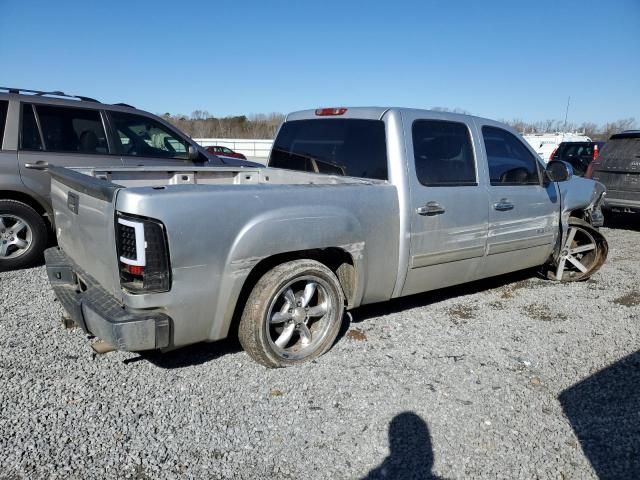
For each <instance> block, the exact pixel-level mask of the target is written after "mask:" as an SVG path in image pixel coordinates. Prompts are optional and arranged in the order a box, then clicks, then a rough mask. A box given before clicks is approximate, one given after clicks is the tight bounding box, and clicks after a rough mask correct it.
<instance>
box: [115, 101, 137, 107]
mask: <svg viewBox="0 0 640 480" xmlns="http://www.w3.org/2000/svg"><path fill="white" fill-rule="evenodd" d="M113 105H116V106H118V107H129V108H136V107H134V106H133V105H129V104H128V103H122V102H120V103H114V104H113Z"/></svg>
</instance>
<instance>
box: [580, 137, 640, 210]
mask: <svg viewBox="0 0 640 480" xmlns="http://www.w3.org/2000/svg"><path fill="white" fill-rule="evenodd" d="M591 170H592V172H593V173H592V175H591V178H593V179H594V180H597V181H599V182H601V183H603V184H604V185H605V186H606V187H607V194H606V195H605V197H604V203H603V205H602V207H603V209H605V210H609V211H614V212H625V213H633V212H635V213H639V212H640V130H628V131H625V132H622V133H617V134H615V135H613V136H612V137H611V138H610V139H609V141H608V142H607V144H606V145H605V146H604V148H603V149H602V151H601V152H600V156H599V157H598V160H596V161H595V162H593V164H592V168H591Z"/></svg>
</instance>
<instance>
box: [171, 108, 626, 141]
mask: <svg viewBox="0 0 640 480" xmlns="http://www.w3.org/2000/svg"><path fill="white" fill-rule="evenodd" d="M432 110H435V111H440V112H454V113H466V114H469V113H470V112H468V111H466V110H463V109H460V108H454V109H450V108H446V107H432ZM161 116H162V117H163V118H164V119H165V120H167V121H169V122H170V123H172V124H173V125H175V126H176V127H178V128H179V129H180V130H182V131H183V132H186V133H187V134H188V135H190V136H191V137H193V138H253V139H261V138H267V139H271V138H274V137H275V135H276V132H277V131H278V127H279V126H280V124H281V123H282V122H283V120H284V117H285V116H284V115H283V114H282V113H268V114H254V115H249V116H247V115H237V116H233V117H215V116H213V115H211V114H210V113H209V112H207V111H206V110H196V111H195V112H193V113H192V114H191V115H172V114H170V113H165V114H164V115H161ZM501 121H502V122H503V123H506V124H508V125H510V126H512V127H513V128H515V129H516V130H517V131H519V132H520V133H525V134H526V133H553V132H578V133H581V134H584V135H586V136H588V137H591V138H592V139H593V140H607V139H608V138H609V137H610V136H611V135H613V134H614V133H617V132H620V131H622V130H630V129H633V128H637V123H636V120H635V119H634V118H622V119H620V120H616V121H613V122H607V123H604V124H601V125H598V124H596V123H593V122H581V123H577V122H568V123H565V122H564V121H562V120H542V121H537V122H527V121H525V120H520V119H512V120H501Z"/></svg>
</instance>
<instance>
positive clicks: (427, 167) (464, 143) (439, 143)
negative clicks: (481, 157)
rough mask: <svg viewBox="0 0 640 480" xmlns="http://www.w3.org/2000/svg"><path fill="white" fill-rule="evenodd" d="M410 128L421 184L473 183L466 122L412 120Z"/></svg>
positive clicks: (473, 164)
mask: <svg viewBox="0 0 640 480" xmlns="http://www.w3.org/2000/svg"><path fill="white" fill-rule="evenodd" d="M411 130H412V136H413V156H414V161H415V166H416V175H417V177H418V180H419V181H420V183H421V184H422V185H425V186H451V185H477V182H476V169H475V161H474V157H473V149H472V147H471V135H470V134H469V129H468V128H467V127H466V125H464V124H463V123H458V122H448V121H442V120H416V121H415V122H413V126H412V128H411Z"/></svg>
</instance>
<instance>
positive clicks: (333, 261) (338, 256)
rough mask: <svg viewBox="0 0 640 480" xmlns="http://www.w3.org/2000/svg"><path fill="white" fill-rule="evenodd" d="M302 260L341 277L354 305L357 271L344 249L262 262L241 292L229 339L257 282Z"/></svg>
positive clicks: (306, 252) (303, 252)
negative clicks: (284, 266)
mask: <svg viewBox="0 0 640 480" xmlns="http://www.w3.org/2000/svg"><path fill="white" fill-rule="evenodd" d="M301 259H308V260H316V261H317V262H320V263H322V264H323V265H325V266H326V267H328V268H329V269H330V270H331V271H332V272H333V273H335V274H336V276H337V277H338V281H339V282H340V286H341V287H342V291H343V293H344V297H345V300H346V302H347V305H351V304H352V303H353V302H354V300H355V299H354V294H355V288H356V270H355V266H354V263H353V257H352V256H351V254H349V253H348V252H347V251H345V250H343V249H342V248H337V247H331V248H319V249H313V250H299V251H294V252H286V253H279V254H277V255H273V256H271V257H267V258H263V259H262V260H260V261H259V262H258V263H257V264H256V265H255V266H254V267H253V269H252V270H251V272H250V273H249V275H248V276H247V278H246V280H245V282H244V284H243V285H242V289H241V290H240V295H238V300H237V302H236V306H235V310H234V314H233V320H232V325H231V328H230V329H229V334H230V335H235V334H236V333H237V330H238V324H239V321H240V318H241V317H242V311H243V309H244V307H245V304H246V302H247V299H248V298H249V295H250V294H251V291H252V290H253V287H254V286H255V285H256V283H258V280H260V279H261V278H262V276H263V275H264V274H265V273H267V272H268V271H269V270H271V269H272V268H274V267H276V266H278V265H281V264H283V263H285V262H290V261H292V260H301Z"/></svg>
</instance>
